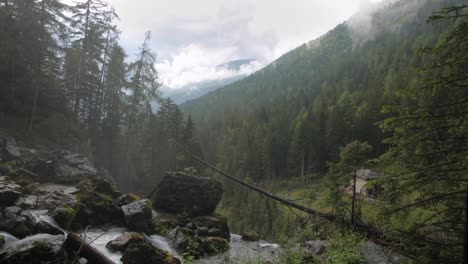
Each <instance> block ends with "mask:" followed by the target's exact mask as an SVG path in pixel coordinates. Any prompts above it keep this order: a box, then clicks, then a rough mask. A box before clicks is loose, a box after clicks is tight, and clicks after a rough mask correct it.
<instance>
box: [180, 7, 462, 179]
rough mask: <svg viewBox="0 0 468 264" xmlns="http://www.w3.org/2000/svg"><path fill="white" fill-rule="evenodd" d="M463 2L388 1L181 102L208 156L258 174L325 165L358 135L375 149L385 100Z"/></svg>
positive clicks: (288, 173)
mask: <svg viewBox="0 0 468 264" xmlns="http://www.w3.org/2000/svg"><path fill="white" fill-rule="evenodd" d="M461 2H463V1H445V0H444V1H439V0H428V1H415V0H411V1H400V2H396V3H393V4H384V5H383V6H381V7H379V8H378V9H377V10H375V11H374V12H373V13H372V15H371V19H370V22H369V23H371V24H370V25H369V24H367V25H362V24H359V21H360V20H362V19H359V18H360V17H354V18H352V19H351V20H350V21H348V22H345V23H342V24H340V25H338V26H337V27H336V28H334V29H333V30H331V31H330V32H328V33H327V34H325V35H324V36H322V37H320V38H319V39H316V40H313V41H311V42H309V43H306V44H304V45H302V46H300V47H298V48H296V49H295V50H292V51H291V52H289V53H287V54H285V55H283V56H281V57H280V58H279V59H278V60H276V61H275V62H273V63H272V64H270V65H269V66H267V67H265V68H264V69H262V70H260V71H259V72H257V73H255V74H253V75H251V76H249V77H246V78H244V79H242V80H240V81H238V82H235V83H233V84H231V85H228V86H225V87H223V88H221V89H219V90H217V91H214V92H211V93H209V94H208V95H205V96H202V97H200V98H199V99H196V100H192V101H189V102H186V103H184V104H182V105H181V109H182V110H183V111H184V112H186V113H188V114H190V115H191V116H192V117H193V119H194V120H195V123H196V124H197V125H198V130H199V135H200V138H201V139H202V144H203V149H204V153H205V156H207V157H208V158H209V159H210V160H211V161H216V162H219V163H221V164H222V165H223V167H224V168H225V169H227V170H228V171H232V172H234V173H235V172H237V171H238V170H241V171H242V172H243V174H244V175H248V176H250V177H252V178H257V179H262V178H269V177H273V176H279V177H283V178H284V177H286V178H288V177H293V176H297V175H299V174H300V172H303V171H307V170H309V171H310V172H320V171H322V170H324V169H325V167H326V165H325V161H327V160H330V161H335V160H336V159H337V157H338V150H339V147H341V146H344V145H345V144H346V143H348V142H350V141H351V140H353V139H360V140H363V141H368V142H369V143H370V144H371V145H372V147H373V154H374V156H377V155H379V154H382V153H383V152H384V150H385V146H384V145H382V143H381V140H382V139H383V135H382V132H381V131H380V129H379V128H378V127H377V125H376V123H377V122H379V121H381V120H382V119H383V116H382V114H380V110H381V107H382V106H383V105H385V104H389V103H391V102H393V101H394V100H395V96H394V93H395V91H396V90H398V89H400V88H402V87H405V86H408V85H409V84H410V83H411V81H412V80H413V79H414V78H415V77H416V68H417V67H418V66H420V65H421V63H422V58H421V57H420V56H419V55H418V52H417V49H418V48H420V47H424V46H432V45H434V44H435V43H437V42H438V40H439V39H440V37H441V36H442V35H443V33H444V32H445V31H446V27H445V26H444V25H441V24H438V25H428V24H427V23H426V20H427V18H428V17H429V16H430V15H431V14H432V13H433V12H434V11H436V10H439V9H440V8H441V7H443V6H449V5H453V4H456V3H461ZM358 16H359V14H358ZM356 21H357V22H356ZM219 150H221V151H219Z"/></svg>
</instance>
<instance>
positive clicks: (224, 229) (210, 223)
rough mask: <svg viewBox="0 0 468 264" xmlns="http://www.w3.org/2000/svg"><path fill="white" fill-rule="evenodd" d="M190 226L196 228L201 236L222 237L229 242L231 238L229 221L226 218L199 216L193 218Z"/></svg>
mask: <svg viewBox="0 0 468 264" xmlns="http://www.w3.org/2000/svg"><path fill="white" fill-rule="evenodd" d="M189 224H192V225H193V226H194V228H195V229H196V230H197V233H198V235H200V236H212V237H221V238H224V239H227V240H229V239H230V238H231V234H230V232H229V226H228V224H227V219H226V218H224V217H221V216H199V217H195V218H193V219H192V221H191V222H190V223H189ZM189 224H188V225H189Z"/></svg>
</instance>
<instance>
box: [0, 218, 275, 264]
mask: <svg viewBox="0 0 468 264" xmlns="http://www.w3.org/2000/svg"><path fill="white" fill-rule="evenodd" d="M30 212H31V214H32V215H33V216H34V218H35V220H36V221H45V222H48V223H49V224H51V225H53V226H55V227H58V225H57V223H56V222H55V221H54V219H52V217H50V216H49V215H47V210H30ZM62 230H63V229H62ZM128 231H129V230H128V229H126V228H120V227H115V226H100V227H93V228H90V229H88V230H87V231H86V232H82V233H80V234H79V236H80V237H81V238H83V239H84V240H85V241H86V242H87V243H89V244H90V245H91V246H93V247H94V248H96V249H97V250H98V251H99V252H101V253H102V254H103V255H105V256H106V257H108V258H109V259H110V260H112V261H113V262H115V263H116V264H121V263H122V261H121V260H120V258H121V257H122V255H123V253H121V252H112V251H111V250H109V249H108V248H106V244H107V243H108V242H109V241H111V240H113V239H115V238H117V237H118V236H120V235H121V234H123V233H124V232H128ZM0 235H3V236H4V237H5V245H4V247H3V249H2V250H0V254H1V253H2V252H3V251H5V250H6V249H8V248H15V247H18V246H20V245H21V244H24V243H25V242H31V241H40V240H41V239H44V236H50V235H48V234H36V235H32V236H28V237H26V238H23V239H21V240H20V239H18V238H16V237H14V236H12V235H11V234H9V233H6V232H1V231H0ZM146 238H147V239H148V241H150V242H151V243H152V244H153V246H155V247H158V248H160V249H162V250H165V251H167V252H170V253H171V254H173V255H174V256H176V257H178V258H179V259H180V260H182V257H181V255H180V254H179V253H178V252H177V251H176V250H175V249H174V248H173V247H172V245H171V243H170V241H168V240H167V239H166V238H165V237H163V236H159V235H151V236H146ZM280 252H281V249H280V247H279V245H278V244H270V243H267V242H265V241H257V242H248V241H244V240H242V239H241V236H239V235H236V234H231V241H230V250H229V251H227V252H224V253H222V254H219V255H214V256H207V257H203V258H201V259H199V260H196V261H191V262H190V263H196V264H202V263H206V264H222V263H223V264H224V263H242V262H244V261H247V260H255V259H258V258H260V259H262V260H263V261H265V262H267V261H269V262H272V263H274V262H275V260H276V259H278V256H279V254H280Z"/></svg>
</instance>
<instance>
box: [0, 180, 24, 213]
mask: <svg viewBox="0 0 468 264" xmlns="http://www.w3.org/2000/svg"><path fill="white" fill-rule="evenodd" d="M21 194H22V193H21V186H19V185H18V184H16V183H14V182H13V181H10V180H8V178H7V177H5V176H2V177H0V206H11V205H14V204H15V202H16V201H17V200H18V198H19V197H20V196H21Z"/></svg>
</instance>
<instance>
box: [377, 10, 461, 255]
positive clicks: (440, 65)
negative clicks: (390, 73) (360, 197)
mask: <svg viewBox="0 0 468 264" xmlns="http://www.w3.org/2000/svg"><path fill="white" fill-rule="evenodd" d="M467 12H468V5H462V6H456V7H450V8H446V9H444V10H442V11H441V12H439V13H436V14H435V15H433V16H432V17H431V18H430V19H429V21H430V22H431V23H436V22H442V23H449V26H450V31H449V32H448V34H447V35H446V36H445V37H443V38H442V39H441V40H440V41H439V43H438V44H437V45H436V46H435V47H434V48H428V49H425V50H423V54H425V55H426V56H425V59H426V61H427V63H426V65H424V66H423V67H422V68H421V69H420V75H419V80H418V82H416V83H415V84H414V85H413V86H410V87H401V90H400V91H399V93H398V96H399V99H400V100H399V104H398V105H395V106H388V107H386V108H385V113H387V114H392V116H391V117H389V118H387V119H386V120H385V121H384V122H382V124H381V127H382V128H383V129H384V130H385V131H387V132H391V133H392V136H391V137H390V138H388V139H387V140H386V143H387V144H389V145H390V146H391V148H390V150H389V151H388V152H387V153H386V154H385V155H384V156H383V161H385V162H387V163H389V164H393V165H394V167H395V169H394V171H393V172H392V173H390V175H388V177H387V182H386V186H389V187H391V190H392V191H391V192H387V196H388V199H389V200H390V201H392V205H394V207H393V212H394V214H403V215H404V214H405V213H407V212H408V210H424V211H426V212H427V215H426V217H424V218H421V219H419V220H418V221H416V222H415V223H413V224H411V225H406V226H405V230H399V232H400V233H399V234H398V235H399V236H401V234H403V235H404V236H403V237H404V238H407V239H410V240H412V241H413V242H414V241H416V242H415V243H422V244H424V245H425V246H427V247H428V249H429V250H428V251H430V252H429V254H432V255H433V257H434V258H440V259H437V260H436V259H433V260H434V261H437V262H440V263H449V262H452V261H454V260H455V259H456V258H457V256H458V257H459V256H460V255H461V251H462V248H461V247H460V244H461V243H462V241H463V237H462V233H463V231H465V232H467V227H466V226H464V223H465V224H466V223H467V218H466V214H467V213H466V207H467V205H466V204H465V201H466V199H467V196H468V193H467V184H468V177H467V175H468V174H467V172H468V164H467V159H466V157H467V155H468V123H467V120H468V71H467V66H468V13H467ZM408 195H411V201H410V202H408V201H402V199H403V198H404V197H407V196H408ZM464 215H465V217H464ZM465 241H466V240H465ZM465 243H466V242H465ZM466 247H467V245H465V249H464V251H465V252H466ZM431 258H432V257H431ZM457 261H458V260H457ZM465 262H466V259H465Z"/></svg>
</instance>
